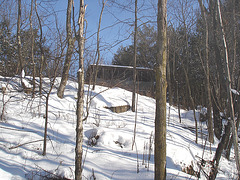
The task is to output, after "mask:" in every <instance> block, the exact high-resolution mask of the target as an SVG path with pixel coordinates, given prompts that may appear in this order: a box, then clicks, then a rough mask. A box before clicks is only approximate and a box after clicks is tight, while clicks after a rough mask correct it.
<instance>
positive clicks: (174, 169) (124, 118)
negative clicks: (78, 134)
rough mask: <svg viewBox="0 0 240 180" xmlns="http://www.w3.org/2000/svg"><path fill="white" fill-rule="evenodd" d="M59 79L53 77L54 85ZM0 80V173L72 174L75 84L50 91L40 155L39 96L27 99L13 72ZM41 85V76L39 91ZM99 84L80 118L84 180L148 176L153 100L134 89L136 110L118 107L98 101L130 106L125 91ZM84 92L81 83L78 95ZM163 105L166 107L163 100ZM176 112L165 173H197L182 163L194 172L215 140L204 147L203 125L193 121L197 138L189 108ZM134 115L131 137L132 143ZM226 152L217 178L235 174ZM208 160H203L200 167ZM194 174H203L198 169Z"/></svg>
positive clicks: (169, 132) (169, 127)
mask: <svg viewBox="0 0 240 180" xmlns="http://www.w3.org/2000/svg"><path fill="white" fill-rule="evenodd" d="M0 79H2V80H3V79H4V78H3V77H2V78H0ZM59 82H60V79H57V82H56V84H55V85H56V87H57V86H58V83H59ZM0 84H1V87H5V86H6V87H7V91H8V92H7V93H6V94H4V95H3V94H2V93H0V115H1V114H2V112H3V108H4V115H3V118H4V122H0V179H4V180H5V179H41V178H43V177H46V176H47V175H50V174H51V173H52V174H56V175H58V176H62V177H63V176H64V177H65V178H68V179H74V163H75V160H74V157H75V127H76V115H75V111H76V94H77V84H76V83H75V82H73V81H69V82H68V84H67V86H66V90H65V96H64V98H63V99H59V98H58V97H57V95H56V88H54V89H53V91H52V93H51V96H50V101H49V124H48V141H47V154H46V156H42V149H43V141H42V140H43V133H44V123H45V119H44V117H45V98H44V97H43V98H42V99H40V98H39V97H37V96H36V97H35V98H34V99H32V98H31V96H29V95H26V94H25V93H23V92H17V90H18V89H19V87H18V84H19V79H17V78H14V79H12V80H11V81H10V82H9V83H8V84H6V82H5V83H4V82H3V81H1V82H0ZM4 84H5V85H4ZM47 84H48V82H47V80H46V84H45V89H46V90H47V89H48V88H47V87H46V85H47ZM106 89H107V88H106V87H100V86H97V87H96V90H95V91H91V92H90V94H91V97H93V99H92V101H91V104H90V113H89V117H88V119H87V120H86V121H85V122H84V144H83V148H84V153H83V179H94V178H96V179H100V180H102V179H124V180H126V179H144V180H145V179H154V152H153V150H154V117H155V100H154V99H152V98H149V97H145V96H141V95H138V103H137V113H134V112H131V111H127V112H124V113H119V114H117V113H113V112H111V111H110V110H109V109H106V108H104V107H105V106H120V105H127V104H129V105H130V104H131V95H132V93H131V92H129V91H126V90H123V89H120V88H112V89H108V90H106ZM10 91H11V92H10ZM87 91H88V86H87V85H86V86H85V94H86V96H85V102H86V101H87V94H88V93H87ZM98 93H99V94H98ZM3 104H5V105H4V106H3ZM167 110H168V111H167V112H168V113H169V105H167ZM198 115H199V114H198V113H197V117H198ZM135 116H137V117H136V118H135ZM167 116H168V115H167ZM181 117H182V123H179V118H178V111H177V109H176V108H175V107H170V116H169V118H168V119H167V179H197V178H196V177H194V176H192V175H188V174H186V173H184V172H183V171H182V169H184V168H187V167H190V165H191V166H192V167H193V168H194V170H195V171H198V170H199V166H198V162H200V160H201V157H203V158H204V159H205V160H212V159H213V156H214V153H215V150H216V147H217V143H218V141H217V139H215V144H212V145H211V148H210V144H209V143H208V142H207V143H206V146H205V138H206V136H205V135H204V134H206V125H205V124H200V123H199V132H200V131H201V130H202V132H203V135H201V133H199V139H198V144H196V143H195V133H194V119H193V113H192V111H185V110H181ZM135 119H136V120H137V126H136V127H137V129H136V142H135V144H134V147H133V150H132V143H133V138H134V133H133V132H134V122H135ZM201 137H203V138H201ZM30 142H31V143H30ZM233 155H234V154H233V151H232V153H231V160H230V161H227V160H226V159H225V158H224V157H222V158H221V163H220V168H219V173H218V176H217V179H235V178H236V166H235V162H234V156H233ZM209 166H210V164H208V163H206V165H205V167H204V171H205V172H206V173H208V171H209ZM200 179H206V178H205V176H204V175H203V173H201V178H200Z"/></svg>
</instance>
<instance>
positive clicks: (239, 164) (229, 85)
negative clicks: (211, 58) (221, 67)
mask: <svg viewBox="0 0 240 180" xmlns="http://www.w3.org/2000/svg"><path fill="white" fill-rule="evenodd" d="M217 4H218V14H219V21H220V26H221V30H222V40H223V45H224V50H225V72H226V74H227V94H228V100H229V109H230V118H231V126H232V133H233V144H234V152H235V160H236V165H237V170H238V179H239V178H240V159H239V151H238V136H237V129H236V120H235V113H234V107H233V98H232V83H231V75H230V71H229V60H228V48H227V42H226V37H225V31H224V26H223V22H222V15H221V7H220V1H219V0H217Z"/></svg>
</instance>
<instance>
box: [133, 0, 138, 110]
mask: <svg viewBox="0 0 240 180" xmlns="http://www.w3.org/2000/svg"><path fill="white" fill-rule="evenodd" d="M136 64H137V0H135V26H134V55H133V92H132V112H135V110H136V109H135V106H136V102H135V101H136V81H137V70H136Z"/></svg>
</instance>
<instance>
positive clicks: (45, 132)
mask: <svg viewBox="0 0 240 180" xmlns="http://www.w3.org/2000/svg"><path fill="white" fill-rule="evenodd" d="M59 62H60V60H57V65H56V67H55V69H54V77H53V79H52V80H51V79H50V78H49V79H50V89H49V91H48V92H47V96H46V109H45V127H44V138H43V153H42V155H43V156H45V155H46V153H47V130H48V103H49V97H50V94H51V92H52V89H53V87H54V83H55V80H56V77H57V70H58V65H59Z"/></svg>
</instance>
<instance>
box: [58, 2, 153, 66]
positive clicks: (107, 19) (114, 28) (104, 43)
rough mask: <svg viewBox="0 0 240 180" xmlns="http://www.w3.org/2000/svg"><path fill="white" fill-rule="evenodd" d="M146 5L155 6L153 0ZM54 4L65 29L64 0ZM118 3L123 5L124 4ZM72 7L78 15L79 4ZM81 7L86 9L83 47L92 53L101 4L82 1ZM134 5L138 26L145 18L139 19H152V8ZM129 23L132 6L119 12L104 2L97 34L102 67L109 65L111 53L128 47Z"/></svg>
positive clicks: (132, 21)
mask: <svg viewBox="0 0 240 180" xmlns="http://www.w3.org/2000/svg"><path fill="white" fill-rule="evenodd" d="M150 1H152V3H153V4H154V3H156V2H157V0H150ZM58 2H61V3H57V4H56V6H57V9H58V10H60V11H59V17H60V23H61V24H62V25H63V26H65V23H66V22H65V18H66V8H67V0H61V1H58ZM119 2H121V3H123V2H124V1H119ZM74 3H75V9H76V10H75V11H78V9H79V1H76V0H75V1H74ZM124 3H125V4H126V3H129V1H126V2H124ZM124 3H123V4H124ZM85 4H86V5H87V9H86V16H85V18H86V20H87V42H86V47H91V48H92V49H93V50H94V51H95V50H96V39H97V34H96V32H97V28H98V21H99V16H100V12H101V8H102V4H101V0H85ZM138 5H139V8H140V11H139V16H138V17H139V18H140V17H141V21H139V24H141V23H143V22H144V21H147V20H148V18H149V17H148V18H146V17H144V18H143V16H153V15H154V14H155V12H154V10H153V9H151V7H152V4H150V3H149V2H147V3H146V2H145V1H144V0H139V3H138ZM143 12H144V13H143ZM120 21H123V22H120ZM133 23H134V5H132V6H130V5H128V6H127V7H126V9H123V8H121V7H117V5H112V4H111V3H110V1H108V2H107V4H106V6H105V8H104V12H103V17H102V23H101V32H100V46H101V48H100V50H101V58H103V61H104V63H106V64H110V63H111V61H112V58H113V56H114V53H116V51H117V49H118V48H119V47H120V46H127V45H129V44H131V43H132V38H131V37H130V38H129V36H130V34H131V33H132V32H133V29H134V26H133ZM125 39H126V40H125ZM122 40H124V41H122Z"/></svg>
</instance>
